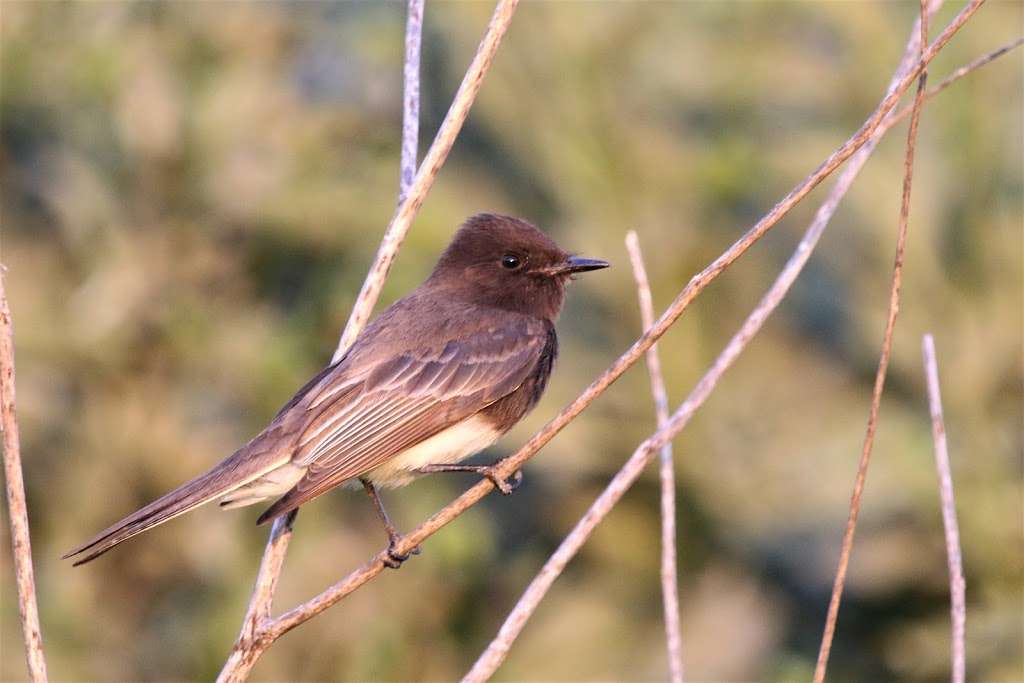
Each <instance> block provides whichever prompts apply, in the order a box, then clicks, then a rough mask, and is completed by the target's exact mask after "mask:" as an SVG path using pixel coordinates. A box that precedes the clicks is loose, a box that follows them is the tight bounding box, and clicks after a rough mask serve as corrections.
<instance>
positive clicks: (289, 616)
mask: <svg viewBox="0 0 1024 683" xmlns="http://www.w3.org/2000/svg"><path fill="white" fill-rule="evenodd" d="M983 2H984V0H972V1H971V2H970V4H968V5H967V6H966V7H965V8H964V9H963V10H961V12H960V13H959V14H957V16H956V17H954V18H953V20H952V21H951V22H950V24H949V25H948V26H947V27H946V29H945V30H944V31H943V33H942V34H941V35H940V36H939V38H938V39H937V40H936V41H935V42H934V43H933V44H932V45H931V46H930V47H929V48H928V50H927V51H926V52H925V55H924V58H923V59H922V60H921V61H919V62H916V63H915V64H914V65H913V68H912V69H911V71H910V72H909V73H908V75H907V76H906V77H905V78H904V79H903V80H902V81H900V83H898V84H897V86H896V87H895V88H893V89H892V90H891V91H890V92H889V93H888V94H887V95H886V97H885V98H884V99H883V100H882V102H881V103H880V104H879V106H878V108H877V109H876V110H875V112H874V113H873V114H872V115H871V116H870V117H869V118H868V120H867V121H865V123H864V125H863V126H861V128H860V129H859V130H858V131H857V132H856V133H855V134H854V135H853V136H852V137H851V138H850V139H849V140H847V141H846V142H845V143H844V144H843V145H842V146H841V147H840V148H839V149H837V150H836V151H835V152H834V153H833V154H832V155H831V156H830V157H829V158H828V159H827V160H826V161H825V162H824V163H822V164H821V165H820V166H819V167H818V168H817V169H816V170H815V171H814V172H812V173H811V174H810V175H809V176H808V177H807V178H805V179H804V180H803V181H802V182H801V183H800V184H799V185H798V186H797V187H796V188H794V189H793V190H792V191H791V192H790V193H789V194H788V195H786V196H785V197H784V198H783V199H782V200H781V201H780V202H779V203H778V204H776V205H775V207H773V208H772V210H771V211H769V213H768V214H766V215H765V216H764V217H763V218H762V219H761V220H760V221H758V222H757V224H755V225H754V226H753V227H752V228H751V229H750V230H748V231H747V232H746V233H745V234H744V235H743V236H742V237H741V238H740V239H739V240H737V241H736V242H735V243H734V244H733V245H732V246H731V247H729V249H727V250H726V251H725V252H724V253H723V254H722V255H721V256H719V257H718V258H717V259H715V261H714V262H712V263H711V264H710V265H708V266H707V267H706V268H705V269H704V270H702V271H701V272H700V273H698V274H697V275H695V276H694V277H693V278H691V280H690V282H689V283H688V284H687V286H686V287H685V288H684V289H683V291H682V292H680V293H679V295H678V296H677V297H676V299H675V300H674V301H673V302H672V304H671V305H670V306H669V308H668V309H667V310H666V311H665V312H664V313H663V314H662V315H661V317H660V318H658V320H657V321H655V323H654V326H653V327H652V328H651V329H650V330H648V331H647V332H646V333H645V334H644V335H643V336H641V337H640V338H639V339H638V340H637V341H636V342H634V344H633V346H631V347H630V348H629V349H628V350H627V351H626V352H625V353H623V354H622V355H621V356H620V357H619V358H618V360H616V361H615V362H614V363H613V364H612V365H611V366H610V367H609V368H608V369H606V370H605V371H604V372H603V373H602V374H601V375H600V376H598V378H597V379H595V380H594V381H593V382H592V383H591V384H590V386H589V387H587V389H586V390H585V391H584V392H583V393H582V394H580V396H578V397H577V398H576V400H575V401H573V402H572V403H571V404H569V405H568V406H567V407H566V408H564V409H563V410H562V411H561V412H560V413H559V414H558V415H557V416H556V417H555V418H554V419H552V420H551V421H550V422H548V424H547V425H545V426H544V427H543V428H542V429H541V430H540V431H539V432H538V433H537V434H535V435H534V436H533V438H531V439H530V441H528V442H527V443H526V444H525V445H524V446H523V447H522V448H520V449H519V451H517V452H516V453H515V454H513V455H511V456H509V457H507V458H505V459H504V460H502V461H501V462H500V463H498V464H497V466H496V470H495V472H496V475H497V476H511V475H512V474H513V473H514V472H515V471H516V470H518V469H519V468H520V467H522V465H523V464H524V463H525V462H526V461H528V460H529V459H530V458H531V457H533V456H534V455H535V454H536V453H537V452H538V451H539V450H540V449H541V448H542V447H543V446H545V445H546V444H547V443H548V442H549V441H550V440H551V439H553V438H554V437H555V435H556V434H557V433H558V432H560V431H561V430H562V429H563V428H564V427H565V426H566V425H567V424H569V423H570V422H571V421H572V420H573V419H575V418H576V417H577V416H578V415H579V414H580V413H581V412H583V410H584V409H585V408H586V407H587V406H589V405H590V404H591V403H592V402H593V401H594V400H595V399H596V398H597V397H598V396H600V395H601V394H602V393H603V392H604V391H605V390H606V389H607V388H608V387H609V386H610V385H611V384H612V383H613V382H614V381H615V380H617V379H618V378H619V377H621V376H622V374H623V373H624V372H625V371H626V370H627V369H629V368H630V367H631V366H632V365H633V364H634V363H636V362H637V361H638V360H639V359H640V357H642V356H643V354H644V353H646V351H647V349H648V348H650V346H651V344H653V343H654V342H655V341H657V340H658V338H660V337H661V336H662V335H663V334H664V333H665V332H666V331H667V330H668V328H669V327H671V325H672V324H673V323H674V322H675V321H676V320H678V319H679V316H680V315H682V313H683V311H684V310H685V309H686V308H687V307H688V306H689V304H690V303H691V302H692V301H693V300H694V299H695V298H696V297H697V296H698V295H699V294H700V293H701V292H702V291H703V290H704V288H705V287H707V285H708V284H710V283H711V281H713V280H714V279H715V278H716V277H718V275H720V274H721V273H722V272H723V271H724V270H725V269H726V268H727V267H728V266H729V265H731V264H732V263H733V262H734V261H736V259H738V258H739V257H740V256H742V255H743V254H744V253H745V252H746V251H747V249H749V248H750V247H751V246H752V245H753V244H754V242H756V241H757V240H759V239H760V238H761V237H762V236H763V235H764V234H765V233H766V232H768V230H770V229H771V228H772V227H773V226H774V225H775V224H776V223H778V222H779V220H781V219H782V218H783V217H784V216H785V215H786V214H787V213H788V212H789V211H790V210H791V209H792V208H793V207H794V206H795V205H796V204H797V203H799V202H800V201H801V200H802V199H803V198H804V197H805V196H807V194H808V193H810V192H811V190H813V189H814V188H815V187H816V186H817V185H818V184H820V183H821V181H822V180H824V179H825V178H826V177H827V176H828V175H829V174H831V173H832V172H833V171H834V170H835V169H836V168H838V167H839V166H840V165H841V164H842V163H843V162H844V161H846V160H847V159H849V158H850V157H851V156H852V155H853V154H854V153H855V152H856V151H857V150H858V149H859V148H861V147H862V146H863V145H864V144H865V143H866V142H867V140H868V139H869V138H870V137H871V136H872V135H873V134H874V133H875V131H877V130H878V129H879V128H880V127H881V125H882V121H883V119H884V117H885V116H886V115H887V114H888V113H889V112H891V111H892V109H893V107H894V106H895V105H896V103H897V102H898V100H899V98H900V96H901V95H902V94H903V93H904V92H905V91H906V90H907V88H909V86H910V84H911V83H913V82H914V78H916V76H917V74H918V73H920V71H921V70H922V69H923V68H924V67H925V66H926V65H927V64H928V63H929V62H930V61H931V60H932V59H934V58H935V56H936V55H937V54H938V53H939V51H940V50H941V49H942V48H943V46H945V45H946V43H948V42H949V40H950V39H951V38H952V37H953V35H955V34H956V32H957V31H959V30H960V28H961V27H962V26H963V24H964V23H965V22H966V21H967V20H968V19H970V17H971V16H972V15H973V14H974V13H975V12H976V11H977V10H978V8H979V7H980V6H981V5H982V4H983ZM424 165H426V162H424ZM422 174H423V168H421V169H420V174H419V175H417V182H418V181H419V178H420V176H421V175H422ZM414 189H415V187H414ZM407 203H408V202H407ZM493 488H494V485H493V484H492V483H491V482H490V481H489V480H486V479H483V480H481V481H479V482H477V483H476V484H475V485H474V486H472V487H471V488H469V489H468V490H466V491H465V492H463V494H462V495H460V496H459V497H458V498H456V499H455V500H454V501H452V502H451V503H449V504H448V505H446V506H445V507H444V508H442V509H441V510H439V511H438V512H436V513H435V514H434V515H433V516H431V517H430V518H429V519H427V520H426V521H425V522H423V523H422V524H420V525H419V526H418V527H416V528H415V529H413V530H412V531H410V532H408V533H407V534H405V535H404V536H402V537H401V538H400V539H398V542H397V543H396V544H395V547H394V549H393V550H394V552H398V553H407V552H410V551H411V550H412V549H413V548H415V547H416V546H417V545H419V544H420V543H422V542H423V541H424V540H426V539H427V538H429V537H430V536H432V535H433V534H435V533H436V532H437V531H438V530H439V529H441V528H442V527H444V526H445V525H446V524H448V523H449V522H451V521H452V520H454V519H455V518H457V517H458V516H460V515H461V514H462V513H463V512H465V511H466V510H468V509H469V508H470V507H472V506H473V505H475V504H476V503H478V502H479V501H480V500H482V499H483V498H484V497H485V496H486V495H487V494H488V493H490V492H491V491H492V490H493ZM387 559H388V555H387V551H385V550H382V551H381V552H379V553H378V554H377V555H375V556H373V557H371V558H370V559H369V560H368V561H367V562H365V563H364V564H363V565H362V566H360V567H358V568H357V569H355V570H353V571H352V572H351V573H349V574H348V575H347V576H345V577H344V578H343V579H341V580H340V581H338V582H337V583H335V584H334V585H332V586H330V587H329V588H327V589H326V590H324V591H323V592H321V593H320V594H319V595H317V596H315V597H313V598H312V599H310V600H308V601H307V602H305V603H303V604H301V605H298V606H297V607H295V608H294V609H291V610H289V611H288V612H286V613H284V614H282V615H281V616H280V617H278V618H276V619H274V620H273V622H272V623H271V624H270V625H268V628H267V631H266V633H265V636H266V637H267V638H268V639H270V640H275V639H277V638H279V637H280V636H282V635H284V634H285V633H287V632H288V631H290V630H291V629H293V628H295V627H296V626H298V625H299V624H302V623H303V622H305V621H308V620H309V619H311V618H313V617H315V616H316V615H317V614H320V613H321V612H323V611H324V610H326V609H328V608H330V607H331V606H333V605H335V604H337V603H338V602H339V601H340V600H342V599H344V598H345V597H346V596H347V595H349V594H350V593H352V592H353V591H355V590H357V589H358V588H360V587H361V586H363V585H364V584H365V583H367V582H368V581H370V580H372V579H373V578H374V577H376V576H377V575H378V574H380V573H381V572H382V571H383V570H384V568H385V566H386V565H385V562H386V561H387Z"/></svg>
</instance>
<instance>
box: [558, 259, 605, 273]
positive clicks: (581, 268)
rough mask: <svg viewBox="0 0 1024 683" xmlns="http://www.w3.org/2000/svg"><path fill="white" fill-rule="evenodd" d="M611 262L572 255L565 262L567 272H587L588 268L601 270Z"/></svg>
mask: <svg viewBox="0 0 1024 683" xmlns="http://www.w3.org/2000/svg"><path fill="white" fill-rule="evenodd" d="M610 265H611V264H610V263H608V262H607V261H602V260H601V259H596V258H583V257H582V256H570V257H569V258H568V259H567V260H566V262H565V270H564V272H566V273H585V272H586V271H588V270H601V269H602V268H607V267H608V266H610Z"/></svg>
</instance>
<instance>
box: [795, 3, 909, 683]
mask: <svg viewBox="0 0 1024 683" xmlns="http://www.w3.org/2000/svg"><path fill="white" fill-rule="evenodd" d="M919 25H920V31H921V41H920V42H921V46H922V52H923V46H924V45H926V44H927V42H928V3H927V0H921V17H920V20H919ZM927 81H928V72H927V71H926V70H922V71H921V77H920V80H919V81H918V84H917V94H916V95H915V97H914V105H913V109H912V110H911V113H910V130H909V131H908V133H907V147H906V156H905V158H904V161H903V196H902V198H901V202H900V216H899V226H898V230H897V237H896V260H895V263H894V264H893V270H892V285H891V287H890V290H889V310H888V313H887V316H886V322H885V335H884V337H883V339H882V351H881V354H880V357H879V359H878V369H877V371H876V373H875V386H874V389H873V391H872V393H871V410H870V413H869V415H868V424H867V430H866V433H865V435H864V446H863V449H862V451H861V457H860V463H859V465H858V467H857V477H856V480H855V481H854V485H853V496H852V497H851V500H850V515H849V518H848V519H847V523H846V531H845V533H844V534H843V544H842V548H841V550H840V553H839V567H838V568H837V569H836V576H835V581H834V583H833V585H832V596H831V598H830V599H829V606H828V615H827V617H826V619H825V630H824V633H823V634H822V637H821V647H820V648H819V650H818V661H817V664H816V665H815V668H814V683H823V681H824V680H825V673H826V671H827V669H828V658H829V654H830V652H831V650H832V639H833V637H834V636H835V631H836V621H837V619H838V618H839V604H840V602H841V601H842V596H843V587H844V586H845V584H846V573H847V569H848V568H849V564H850V553H851V551H852V550H853V537H854V534H855V532H856V530H857V518H858V516H859V515H860V505H861V497H862V495H863V493H864V482H865V480H866V479H867V473H868V466H869V465H870V463H871V450H872V447H873V446H874V442H875V430H876V429H877V427H878V411H879V406H880V405H881V402H882V390H883V389H884V388H885V377H886V374H887V372H888V369H889V357H890V355H891V353H892V337H893V332H894V331H895V329H896V316H897V314H898V313H899V309H900V286H901V285H902V283H903V257H904V252H905V250H906V244H907V224H908V218H909V215H910V190H911V186H912V184H913V178H914V148H915V146H916V142H917V127H918V123H919V121H920V116H921V107H922V105H923V104H924V93H925V89H926V86H927Z"/></svg>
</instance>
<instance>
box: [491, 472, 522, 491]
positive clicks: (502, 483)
mask: <svg viewBox="0 0 1024 683" xmlns="http://www.w3.org/2000/svg"><path fill="white" fill-rule="evenodd" d="M483 475H484V476H485V477H487V478H488V479H490V480H491V483H492V484H494V488H496V489H498V490H499V491H501V495H503V496H509V495H512V492H513V491H515V490H516V489H517V488H519V485H520V484H522V483H523V471H522V470H516V471H515V472H513V473H512V476H511V477H508V478H507V479H503V478H502V477H500V476H498V474H497V473H496V472H495V471H494V469H493V468H488V469H486V470H484V472H483Z"/></svg>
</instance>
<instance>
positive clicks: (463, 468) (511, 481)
mask: <svg viewBox="0 0 1024 683" xmlns="http://www.w3.org/2000/svg"><path fill="white" fill-rule="evenodd" d="M496 467H497V465H423V466H422V467H420V468H418V469H417V470H416V471H417V472H422V473H423V474H433V473H434V472H475V473H476V474H479V475H480V476H481V477H486V478H488V479H490V480H491V483H492V484H494V488H496V489H498V490H499V491H501V494H502V495H503V496H507V495H509V494H511V493H512V492H513V491H515V490H516V489H517V488H519V485H520V484H522V483H523V472H522V470H516V471H515V472H513V473H512V476H511V477H509V478H508V479H503V478H501V477H499V476H498V474H497V472H495V468H496Z"/></svg>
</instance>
